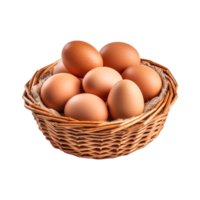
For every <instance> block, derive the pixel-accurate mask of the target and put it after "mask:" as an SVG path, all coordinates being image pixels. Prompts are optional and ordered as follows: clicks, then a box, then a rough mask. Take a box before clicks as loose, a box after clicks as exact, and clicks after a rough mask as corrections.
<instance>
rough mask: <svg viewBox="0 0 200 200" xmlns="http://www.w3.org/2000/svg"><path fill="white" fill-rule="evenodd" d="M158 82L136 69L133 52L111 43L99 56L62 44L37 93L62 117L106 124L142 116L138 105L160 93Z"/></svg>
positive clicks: (84, 48)
mask: <svg viewBox="0 0 200 200" xmlns="http://www.w3.org/2000/svg"><path fill="white" fill-rule="evenodd" d="M161 88H162V81H161V78H160V76H159V75H158V74H157V73H156V72H155V71H154V70H153V69H151V68H149V67H147V66H144V65H140V56H139V54H138V52H137V50H136V49H135V48H134V47H132V46H131V45H129V44H126V43H122V42H113V43H110V44H107V45H106V46H104V47H103V48H102V49H101V50H100V51H99V52H98V51H97V50H96V49H95V48H94V47H93V46H91V45H90V44H88V43H86V42H83V41H72V42H69V43H67V44H66V45H65V46H64V48H63V50H62V59H61V61H59V62H58V63H57V65H56V66H55V67H54V69H53V76H51V77H50V78H48V79H47V80H46V81H45V82H44V84H43V86H42V88H41V99H42V101H43V103H44V105H45V106H46V107H48V108H52V109H54V110H56V111H58V112H64V115H65V116H66V117H71V118H74V119H77V120H82V121H106V120H107V119H108V116H110V118H112V119H113V120H115V119H119V118H120V119H126V118H130V117H133V116H138V115H140V114H142V113H143V110H144V102H146V101H148V100H150V99H152V98H154V97H155V96H157V95H158V94H159V93H160V90H161Z"/></svg>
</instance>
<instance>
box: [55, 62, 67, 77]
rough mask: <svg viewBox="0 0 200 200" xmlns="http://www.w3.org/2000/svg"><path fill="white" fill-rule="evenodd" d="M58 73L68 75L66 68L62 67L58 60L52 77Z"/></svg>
mask: <svg viewBox="0 0 200 200" xmlns="http://www.w3.org/2000/svg"><path fill="white" fill-rule="evenodd" d="M60 73H70V72H69V71H68V70H67V68H66V67H65V66H64V65H63V62H62V60H60V61H59V62H58V63H57V64H56V65H55V67H54V69H53V75H55V74H60Z"/></svg>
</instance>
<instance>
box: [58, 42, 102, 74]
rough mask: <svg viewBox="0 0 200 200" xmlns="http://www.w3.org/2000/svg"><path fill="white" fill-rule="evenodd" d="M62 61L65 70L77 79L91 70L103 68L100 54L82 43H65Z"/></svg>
mask: <svg viewBox="0 0 200 200" xmlns="http://www.w3.org/2000/svg"><path fill="white" fill-rule="evenodd" d="M62 61H63V64H64V66H65V67H66V68H67V70H68V71H69V72H70V73H72V74H74V75H76V76H78V77H84V76H85V74H86V73H87V72H88V71H90V70H91V69H94V68H96V67H101V66H103V60H102V57H101V55H100V53H99V52H98V51H97V50H96V49H95V48H94V47H93V46H92V45H90V44H88V43H86V42H83V41H72V42H69V43H67V44H66V45H65V46H64V48H63V50H62Z"/></svg>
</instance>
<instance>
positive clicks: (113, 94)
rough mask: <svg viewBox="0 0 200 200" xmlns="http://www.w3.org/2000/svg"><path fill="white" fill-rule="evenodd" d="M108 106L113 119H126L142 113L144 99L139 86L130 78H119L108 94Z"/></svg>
mask: <svg viewBox="0 0 200 200" xmlns="http://www.w3.org/2000/svg"><path fill="white" fill-rule="evenodd" d="M107 103H108V108H109V111H110V114H111V116H112V118H113V119H119V118H120V119H126V118H130V117H134V116H138V115H140V114H142V113H143V110H144V99H143V96H142V92H141V91H140V89H139V87H138V86H137V85H136V84H135V83H134V82H132V81H130V80H121V81H119V82H118V83H116V84H115V85H114V87H113V88H112V89H111V91H110V93H109V95H108V101H107Z"/></svg>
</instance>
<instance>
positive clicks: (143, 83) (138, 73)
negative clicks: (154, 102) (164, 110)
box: [122, 65, 162, 102]
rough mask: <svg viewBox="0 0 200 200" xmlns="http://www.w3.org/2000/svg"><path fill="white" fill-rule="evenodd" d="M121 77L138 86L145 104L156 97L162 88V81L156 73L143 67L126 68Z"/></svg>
mask: <svg viewBox="0 0 200 200" xmlns="http://www.w3.org/2000/svg"><path fill="white" fill-rule="evenodd" d="M122 77H123V78H124V79H129V80H131V81H133V82H134V83H136V84H137V85H138V87H139V88H140V90H141V91H142V94H143V97H144V101H145V102H146V101H148V100H150V99H152V98H154V97H156V96H157V95H158V94H159V93H160V90H161V88H162V81H161V78H160V76H159V75H158V73H157V72H155V71H154V70H153V69H151V68H150V67H147V66H145V65H137V66H132V67H129V68H127V69H126V70H125V71H124V72H123V73H122Z"/></svg>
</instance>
